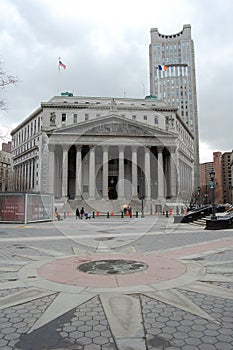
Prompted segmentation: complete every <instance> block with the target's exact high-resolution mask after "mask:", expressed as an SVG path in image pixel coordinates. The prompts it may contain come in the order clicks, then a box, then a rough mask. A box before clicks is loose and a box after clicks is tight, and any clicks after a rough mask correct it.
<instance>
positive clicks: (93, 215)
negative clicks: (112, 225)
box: [92, 211, 95, 219]
mask: <svg viewBox="0 0 233 350" xmlns="http://www.w3.org/2000/svg"><path fill="white" fill-rule="evenodd" d="M92 217H93V219H94V218H95V212H94V211H93V213H92Z"/></svg>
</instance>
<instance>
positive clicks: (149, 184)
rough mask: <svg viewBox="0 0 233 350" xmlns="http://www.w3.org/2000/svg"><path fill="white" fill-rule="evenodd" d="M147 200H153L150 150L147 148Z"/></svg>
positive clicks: (145, 159) (145, 149)
mask: <svg viewBox="0 0 233 350" xmlns="http://www.w3.org/2000/svg"><path fill="white" fill-rule="evenodd" d="M144 151H145V158H144V161H145V198H146V199H150V198H151V173H150V148H149V147H145V148H144Z"/></svg>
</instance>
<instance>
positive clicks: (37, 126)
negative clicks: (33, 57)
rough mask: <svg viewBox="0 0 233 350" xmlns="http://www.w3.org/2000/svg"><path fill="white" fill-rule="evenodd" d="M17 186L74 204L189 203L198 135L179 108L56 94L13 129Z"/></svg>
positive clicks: (151, 100)
mask: <svg viewBox="0 0 233 350" xmlns="http://www.w3.org/2000/svg"><path fill="white" fill-rule="evenodd" d="M11 135H12V152H13V165H14V173H15V190H16V191H39V192H42V193H52V194H54V196H55V199H63V200H64V201H66V200H67V199H69V200H71V201H72V200H75V199H84V200H89V201H98V200H99V201H103V200H105V201H110V200H111V201H112V200H119V201H121V202H122V203H126V202H127V203H129V202H130V201H132V200H136V201H137V200H139V199H140V198H142V196H143V198H144V199H145V201H149V202H150V203H153V204H155V205H156V204H165V203H175V202H177V201H179V202H180V201H182V202H185V203H189V200H190V198H191V195H192V190H193V181H194V152H195V150H194V136H193V134H192V133H191V132H190V131H189V128H188V127H187V126H186V124H185V123H184V121H183V120H182V119H181V118H180V117H179V115H178V113H177V107H174V106H167V105H166V104H165V102H163V101H161V100H158V99H157V98H155V97H153V96H147V97H146V98H145V99H134V98H110V97H109V98H108V97H106V98H103V97H79V96H73V95H72V94H70V93H64V94H61V96H55V97H53V98H52V99H51V100H50V101H48V102H42V103H41V106H40V107H39V108H38V109H37V110H36V111H34V112H33V113H32V114H31V115H30V116H29V117H27V118H26V119H25V120H24V121H23V122H22V123H21V124H20V125H18V127H16V128H15V129H14V130H13V131H12V133H11Z"/></svg>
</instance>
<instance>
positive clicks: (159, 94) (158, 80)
mask: <svg viewBox="0 0 233 350" xmlns="http://www.w3.org/2000/svg"><path fill="white" fill-rule="evenodd" d="M156 69H157V83H158V99H159V100H160V99H161V86H160V78H159V68H158V67H156Z"/></svg>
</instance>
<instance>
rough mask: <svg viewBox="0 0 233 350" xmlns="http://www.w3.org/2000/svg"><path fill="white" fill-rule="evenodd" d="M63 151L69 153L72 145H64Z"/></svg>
mask: <svg viewBox="0 0 233 350" xmlns="http://www.w3.org/2000/svg"><path fill="white" fill-rule="evenodd" d="M62 149H63V151H69V149H70V145H62Z"/></svg>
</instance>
